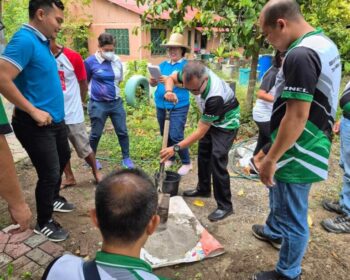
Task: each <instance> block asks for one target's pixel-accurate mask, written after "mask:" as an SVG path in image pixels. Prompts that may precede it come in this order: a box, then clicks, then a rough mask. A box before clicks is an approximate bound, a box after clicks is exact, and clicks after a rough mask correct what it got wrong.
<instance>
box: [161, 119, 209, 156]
mask: <svg viewBox="0 0 350 280" xmlns="http://www.w3.org/2000/svg"><path fill="white" fill-rule="evenodd" d="M210 126H211V124H210V123H207V122H203V121H202V120H200V121H199V122H198V126H197V129H196V130H195V131H194V132H193V133H192V134H191V135H189V136H188V137H186V138H185V139H184V140H182V141H181V142H179V143H178V144H177V145H179V146H180V148H181V149H184V148H187V147H189V146H191V145H192V144H193V143H195V142H196V141H198V140H200V139H201V138H203V137H204V135H205V134H206V133H207V132H208V130H209V128H210ZM174 153H175V152H174V149H173V147H168V148H165V149H163V150H161V151H160V157H161V162H164V161H166V160H167V159H169V158H171V157H172V156H173V155H174Z"/></svg>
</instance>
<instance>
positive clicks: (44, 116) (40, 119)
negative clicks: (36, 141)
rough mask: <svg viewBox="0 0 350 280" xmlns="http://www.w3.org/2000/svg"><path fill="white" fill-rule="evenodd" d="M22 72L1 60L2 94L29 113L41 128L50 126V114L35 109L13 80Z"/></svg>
mask: <svg viewBox="0 0 350 280" xmlns="http://www.w3.org/2000/svg"><path fill="white" fill-rule="evenodd" d="M19 73H20V71H19V70H18V68H16V67H15V66H14V65H12V64H11V63H10V62H8V61H5V60H3V59H0V92H1V93H2V95H3V96H5V98H6V99H7V100H9V101H10V102H11V103H13V104H14V105H16V106H17V107H18V108H20V109H21V110H23V111H25V112H27V113H28V114H29V115H30V116H31V117H32V118H33V119H34V120H35V121H36V122H37V123H38V125H39V126H42V125H47V124H50V123H51V121H52V118H51V116H50V114H49V113H47V112H45V111H42V110H39V109H37V108H35V107H34V106H33V105H32V104H31V103H30V102H29V101H28V100H27V99H26V98H25V97H24V96H23V95H22V93H21V92H20V91H19V90H18V88H17V87H16V85H15V84H14V82H13V80H14V79H15V78H16V77H17V76H18V74H19Z"/></svg>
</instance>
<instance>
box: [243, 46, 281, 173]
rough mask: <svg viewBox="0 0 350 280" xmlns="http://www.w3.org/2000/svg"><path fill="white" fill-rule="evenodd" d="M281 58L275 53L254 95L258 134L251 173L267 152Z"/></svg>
mask: <svg viewBox="0 0 350 280" xmlns="http://www.w3.org/2000/svg"><path fill="white" fill-rule="evenodd" d="M283 56H284V54H283V53H281V52H280V51H278V50H277V51H276V54H275V57H274V58H273V61H272V66H271V67H270V68H269V69H268V70H267V71H266V73H265V74H264V76H263V77H262V82H261V85H260V88H259V90H258V92H257V94H256V97H257V99H256V102H255V105H254V108H253V120H254V121H255V123H256V125H257V126H258V129H259V134H258V141H257V144H256V147H255V150H254V152H253V157H252V158H251V159H250V162H249V165H250V168H251V173H255V174H258V173H259V167H260V164H261V162H262V160H263V159H264V157H265V155H266V154H267V153H268V151H269V147H270V142H271V135H270V119H271V114H272V107H273V101H274V99H275V90H276V87H275V82H276V76H277V73H278V71H279V70H280V68H281V66H282V60H283Z"/></svg>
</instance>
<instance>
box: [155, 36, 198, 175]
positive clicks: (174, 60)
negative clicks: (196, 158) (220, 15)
mask: <svg viewBox="0 0 350 280" xmlns="http://www.w3.org/2000/svg"><path fill="white" fill-rule="evenodd" d="M163 46H165V47H167V49H168V54H169V57H170V60H166V61H164V62H162V63H161V64H160V65H159V67H160V72H161V74H162V76H161V77H160V79H159V81H157V80H156V79H154V78H152V77H151V78H150V85H151V86H153V87H154V86H157V89H156V91H155V94H154V100H155V103H156V108H157V119H158V123H159V128H160V133H161V134H162V135H163V130H164V121H165V114H166V110H171V111H170V128H169V140H168V146H172V145H175V144H177V143H179V142H180V141H182V140H183V139H184V131H185V124H186V120H187V113H188V109H189V107H190V96H189V93H188V90H187V89H184V88H181V87H175V88H174V90H173V92H174V94H176V97H177V103H176V104H175V105H174V103H172V102H169V101H168V100H167V99H168V97H169V95H171V93H170V92H166V91H165V87H164V82H165V79H166V77H167V76H169V75H171V74H172V73H173V72H174V71H181V70H182V69H183V67H184V66H185V65H186V63H187V59H185V58H184V56H185V53H186V51H188V50H189V47H187V46H186V45H185V44H184V37H183V35H182V34H178V33H174V34H172V35H171V36H170V39H169V41H168V43H166V44H165V45H163ZM179 156H180V158H181V162H182V166H181V167H180V169H179V170H178V171H177V172H178V173H179V174H180V175H182V176H183V175H186V174H187V173H188V172H189V171H190V170H191V169H192V164H191V159H190V153H189V150H188V148H185V149H183V150H181V151H180V152H179ZM174 160H175V158H174V157H172V158H170V160H167V161H166V162H165V167H166V168H167V167H170V166H171V165H172V164H173V162H174Z"/></svg>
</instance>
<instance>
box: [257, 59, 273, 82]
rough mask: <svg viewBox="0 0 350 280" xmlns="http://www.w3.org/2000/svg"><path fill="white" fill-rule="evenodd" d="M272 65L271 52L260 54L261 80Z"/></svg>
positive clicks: (259, 69)
mask: <svg viewBox="0 0 350 280" xmlns="http://www.w3.org/2000/svg"><path fill="white" fill-rule="evenodd" d="M271 65H272V55H271V54H264V55H259V60H258V71H259V75H258V80H259V81H260V80H261V78H262V77H263V76H264V74H265V73H266V71H267V70H269V68H270V67H271Z"/></svg>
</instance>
